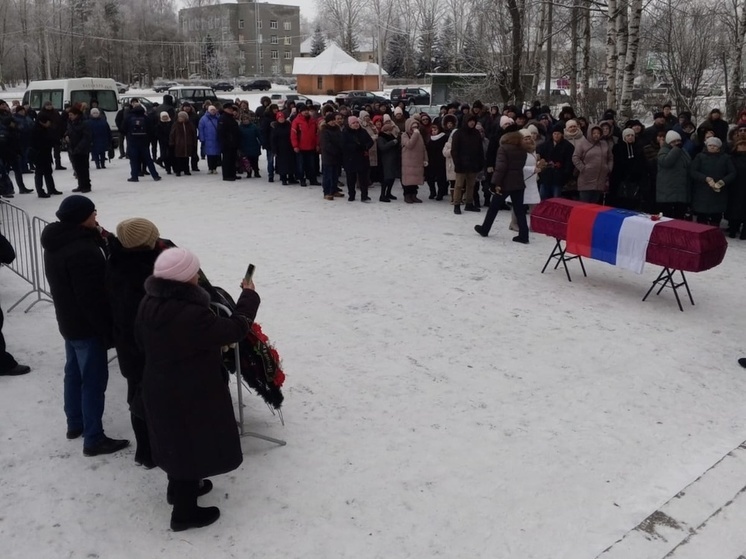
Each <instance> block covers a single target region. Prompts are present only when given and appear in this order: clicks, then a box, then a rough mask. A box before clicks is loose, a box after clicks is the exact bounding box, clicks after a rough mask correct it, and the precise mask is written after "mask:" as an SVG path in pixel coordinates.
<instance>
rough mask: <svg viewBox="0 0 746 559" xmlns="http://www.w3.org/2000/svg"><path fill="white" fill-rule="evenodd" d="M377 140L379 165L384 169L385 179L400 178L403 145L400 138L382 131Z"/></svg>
mask: <svg viewBox="0 0 746 559" xmlns="http://www.w3.org/2000/svg"><path fill="white" fill-rule="evenodd" d="M376 142H377V146H378V166H379V167H380V168H381V169H382V170H383V180H389V181H392V180H395V179H400V178H401V145H400V144H399V140H398V139H397V138H396V137H394V136H392V135H391V134H387V133H385V132H380V133H379V134H378V139H377V140H376ZM428 165H429V164H428ZM425 171H427V167H425Z"/></svg>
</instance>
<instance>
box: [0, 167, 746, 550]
mask: <svg viewBox="0 0 746 559" xmlns="http://www.w3.org/2000/svg"><path fill="white" fill-rule="evenodd" d="M68 167H69V165H68ZM262 167H264V162H263V160H262ZM202 168H203V172H201V173H198V174H195V175H194V176H191V177H183V178H181V179H177V178H175V177H169V176H165V175H164V179H163V180H162V181H161V182H159V183H155V182H152V181H151V180H150V179H149V178H145V179H142V180H141V182H139V183H137V184H132V183H127V182H126V181H125V179H126V177H127V176H128V164H127V162H126V161H125V160H115V161H114V162H113V163H112V164H111V167H110V168H109V169H107V170H100V171H97V170H92V171H91V174H92V181H93V192H92V194H91V198H92V199H93V200H94V201H95V203H96V207H97V209H98V215H99V220H100V222H101V223H102V225H104V226H105V227H107V228H108V229H111V230H113V229H114V228H115V227H116V224H117V223H118V222H119V221H120V220H122V219H124V218H128V217H133V216H142V217H147V218H149V219H151V220H153V221H154V222H155V223H157V224H158V226H159V227H160V230H161V232H162V235H163V236H165V237H168V238H171V239H173V240H174V241H176V242H177V243H178V244H180V245H183V246H186V247H188V248H190V249H192V250H194V251H195V252H196V253H197V254H198V255H199V256H200V258H201V260H202V265H203V269H204V270H205V271H206V273H207V274H208V276H209V277H210V278H211V279H212V280H213V282H214V283H216V284H217V285H222V286H224V287H226V288H227V289H229V290H230V291H231V292H233V293H234V294H236V292H237V290H238V284H239V281H240V278H241V276H242V274H243V272H244V270H245V268H246V264H247V263H248V262H253V263H255V264H256V266H257V272H256V275H255V281H256V285H257V290H258V291H259V293H260V294H261V296H262V306H261V309H260V312H259V316H258V320H259V321H260V322H261V323H262V325H263V327H264V329H265V331H266V332H267V333H268V334H269V336H270V337H271V338H272V340H273V341H274V342H275V343H276V344H277V347H278V348H279V350H280V352H281V354H282V356H283V358H284V364H285V370H286V373H287V375H288V378H287V382H286V385H285V394H286V403H285V406H284V413H285V421H286V425H285V427H282V426H281V425H280V423H279V421H278V420H277V419H276V418H274V417H273V416H272V415H271V414H270V413H269V411H268V410H267V408H266V406H264V404H263V403H262V402H261V400H260V399H259V398H257V397H254V396H250V397H249V398H248V399H247V404H248V405H247V408H246V413H247V419H246V425H247V428H248V429H249V430H253V431H258V432H262V433H266V434H268V435H272V436H277V437H281V438H285V439H287V441H288V444H287V446H286V447H275V446H273V445H272V444H269V443H266V442H263V441H260V440H256V439H250V438H249V439H244V440H243V448H244V454H245V461H244V464H243V465H242V467H241V468H239V469H238V470H237V471H235V472H232V473H231V474H229V475H225V476H220V477H218V478H215V479H214V480H213V481H214V483H215V489H214V490H213V492H212V493H211V494H209V495H208V496H205V497H203V498H202V499H201V502H203V503H204V504H209V505H218V506H220V507H221V509H222V512H223V516H222V517H221V518H220V520H219V521H218V522H217V523H216V524H214V525H212V526H210V527H207V528H203V529H199V530H190V531H187V532H182V533H178V534H175V533H173V532H171V531H170V530H169V528H168V522H169V514H170V507H169V506H168V505H167V504H166V500H165V484H166V479H165V474H164V473H163V472H161V471H160V470H158V469H156V470H151V471H146V470H143V469H142V468H138V467H136V466H135V465H134V461H133V455H134V450H133V449H132V448H130V449H127V450H126V451H123V452H120V453H118V454H114V455H110V456H105V457H96V458H86V457H84V456H83V454H82V448H81V442H80V440H76V441H68V440H66V439H65V420H64V414H63V410H62V374H63V373H62V366H63V362H64V353H63V343H62V339H61V337H60V335H59V333H58V331H57V328H56V323H55V320H54V312H53V309H52V307H51V305H49V304H46V303H42V304H39V305H37V306H36V307H34V308H33V309H32V310H31V311H30V312H29V313H28V314H24V313H23V312H22V311H21V309H16V310H14V311H13V312H11V313H9V314H7V315H6V320H5V327H4V333H5V335H6V338H7V340H8V345H9V348H10V350H11V351H12V352H13V353H14V354H15V355H16V356H17V358H18V359H19V360H21V361H22V362H24V363H27V364H29V365H30V366H31V367H32V368H33V372H32V373H31V374H29V375H26V376H23V377H13V378H9V377H0V441H2V443H1V444H0V448H1V452H0V502H2V504H3V506H2V512H0V556H2V557H3V559H28V558H34V559H44V558H54V559H58V558H62V557H69V558H85V557H91V558H96V557H98V558H102V559H103V558H106V559H109V558H128V559H129V558H153V557H159V558H174V559H176V558H178V559H182V558H184V559H189V558H198V557H199V558H202V557H210V558H233V557H235V558H242V559H245V558H249V557H277V558H286V559H290V558H303V559H310V558H314V559H316V558H325V559H336V558H365V559H377V558H386V559H391V558H415V559H424V558H434V557H443V558H448V559H457V558H465V557H479V558H490V559H492V558H501V559H502V558H509V559H532V558H537V559H538V558H541V559H546V558H549V557H551V558H555V559H559V558H568V559H593V558H595V557H596V556H597V555H598V554H600V553H601V552H602V551H603V550H604V549H606V548H607V547H609V546H610V545H612V544H613V543H614V542H615V541H617V540H618V539H620V538H621V537H622V536H623V535H624V534H625V533H627V532H628V531H629V530H631V529H632V528H634V527H635V526H636V525H637V524H638V523H640V522H641V521H642V520H643V519H645V518H646V517H647V516H648V515H649V514H650V513H652V512H653V511H655V510H656V509H658V508H659V507H660V506H661V505H663V503H665V502H667V501H669V500H670V499H671V498H672V497H673V496H674V495H676V494H677V493H678V492H679V491H680V490H681V489H683V488H684V487H686V486H687V485H688V484H689V483H691V482H692V481H693V480H695V479H696V478H698V477H699V476H700V475H701V474H702V473H703V472H705V471H706V470H707V469H708V468H710V467H711V466H712V465H713V464H715V463H716V462H717V461H718V460H720V459H721V458H722V457H723V456H724V455H725V454H726V453H728V452H730V451H731V450H732V449H734V448H735V447H737V446H738V445H739V444H740V443H741V442H742V441H743V440H744V439H746V426H745V423H746V421H745V420H746V408H745V407H744V404H743V394H744V390H746V374H745V372H744V370H743V369H741V368H740V367H738V365H737V364H736V358H737V357H739V356H741V355H742V354H743V352H744V351H745V350H746V344H745V343H744V318H743V309H744V308H746V291H744V289H742V286H741V282H742V281H743V270H744V269H745V266H746V241H737V240H736V241H730V247H729V249H728V253H727V255H726V257H725V261H724V262H723V264H722V265H721V266H719V267H717V268H715V269H714V270H711V271H708V272H705V273H702V274H690V275H689V280H690V283H691V287H692V290H693V294H694V298H695V301H696V303H697V304H696V306H694V307H692V306H686V307H685V312H683V313H682V312H679V310H678V308H677V306H676V304H675V302H674V300H673V295H672V294H671V293H668V292H666V293H663V294H662V295H660V296H658V297H656V296H651V299H649V300H648V301H647V302H644V303H643V302H642V301H641V300H640V299H641V297H642V296H643V295H644V293H645V291H646V290H647V287H648V285H649V283H650V281H652V280H653V279H654V278H655V276H656V275H657V273H658V270H657V269H655V268H654V267H648V268H647V269H646V270H645V273H644V274H643V275H641V276H637V275H635V274H633V273H630V272H627V271H624V270H620V269H617V268H614V267H611V266H609V265H607V264H604V263H601V262H596V261H588V262H587V263H586V266H587V269H588V274H589V277H588V278H583V277H582V276H581V275H580V274H579V273H576V274H575V275H574V277H573V282H572V283H569V282H567V280H566V279H565V277H564V273H562V272H560V271H551V272H547V273H545V274H541V273H540V270H541V267H542V265H543V263H544V260H545V259H546V257H547V255H548V254H549V252H550V250H551V248H552V241H551V240H550V239H548V238H545V237H543V236H540V235H533V234H532V238H531V244H530V245H528V246H524V245H519V244H516V243H513V242H511V240H510V239H511V237H512V236H513V233H511V232H510V231H508V229H507V224H508V218H509V216H508V215H507V214H505V213H501V214H500V215H499V216H498V220H497V223H496V225H495V228H494V229H493V235H492V236H490V237H489V238H486V239H484V238H482V237H479V236H478V235H477V234H476V233H475V232H474V231H473V229H472V228H473V226H474V224H475V223H477V222H478V221H479V220H480V217H481V216H482V215H483V214H476V215H475V214H470V213H466V214H465V215H461V216H455V215H453V213H452V212H451V210H450V207H449V206H448V205H447V204H446V203H445V202H440V203H438V202H434V201H428V200H425V203H423V204H418V205H407V204H404V203H403V201H402V199H401V197H400V199H399V201H398V202H394V203H391V204H381V203H378V202H377V201H376V202H372V203H369V204H362V203H360V202H359V201H358V202H355V203H349V202H347V201H346V199H342V198H340V199H338V200H335V201H334V202H327V201H324V200H323V199H322V195H321V190H320V188H319V187H309V188H300V187H298V186H295V187H291V186H287V187H283V186H281V185H280V184H279V183H274V184H269V183H267V182H266V178H262V179H252V180H248V181H247V180H242V181H239V182H236V183H225V182H222V181H221V180H220V177H219V176H208V175H206V173H205V172H204V168H205V165H204V164H203V165H202ZM262 174H263V175H264V174H265V173H262ZM55 179H56V180H57V184H58V188H60V189H62V190H63V191H65V192H66V193H69V192H70V190H71V189H72V188H73V186H74V181H73V177H72V171H70V170H68V171H64V172H59V173H55ZM398 193H400V191H399V192H398ZM373 197H374V199H376V198H377V192H375V189H374V194H373ZM59 202H60V200H59V197H58V198H52V199H49V200H41V199H38V198H36V197H35V196H34V195H28V196H18V195H17V196H16V198H15V199H14V203H15V204H17V205H19V206H21V207H22V208H24V209H25V210H27V211H28V212H29V213H30V214H31V215H38V216H41V217H43V218H46V219H53V218H54V212H55V210H56V207H57V205H58V204H59ZM0 274H1V275H2V280H1V282H2V283H1V284H0V285H1V286H2V287H1V288H0V294H1V295H2V301H3V307H4V308H5V309H7V308H8V307H9V306H10V305H11V304H12V303H13V302H14V301H15V300H16V299H17V298H19V297H20V296H21V295H22V294H23V293H24V292H25V291H24V288H25V286H24V284H23V283H22V282H21V281H20V280H19V279H18V278H17V277H16V276H14V275H13V274H12V273H11V272H10V271H9V270H1V271H0ZM125 392H126V390H125V383H124V381H123V379H122V378H121V375H120V374H119V370H118V367H117V365H116V363H114V364H113V365H112V368H111V379H110V383H109V389H108V391H107V406H106V414H105V428H106V430H107V434H109V435H110V436H114V437H122V436H126V437H129V438H132V433H131V428H130V425H129V417H128V413H127V409H126V404H125ZM740 526H741V527H742V526H743V523H740ZM712 551H713V552H712V554H710V555H708V557H713V558H714V557H719V555H717V553H716V551H717V550H716V549H714V550H712ZM628 559H638V558H637V557H629V558H628ZM732 559H735V557H733V558H732Z"/></svg>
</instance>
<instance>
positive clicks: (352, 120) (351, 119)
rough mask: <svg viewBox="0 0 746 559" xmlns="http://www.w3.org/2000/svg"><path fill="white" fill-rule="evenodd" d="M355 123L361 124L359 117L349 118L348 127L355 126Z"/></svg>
mask: <svg viewBox="0 0 746 559" xmlns="http://www.w3.org/2000/svg"><path fill="white" fill-rule="evenodd" d="M355 123H357V124H360V119H359V118H358V117H356V116H348V117H347V124H348V125H353V124H355Z"/></svg>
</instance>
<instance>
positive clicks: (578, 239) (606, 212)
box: [567, 204, 670, 274]
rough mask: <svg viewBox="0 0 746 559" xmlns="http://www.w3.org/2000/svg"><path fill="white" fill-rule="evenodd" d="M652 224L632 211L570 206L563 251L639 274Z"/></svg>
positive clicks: (662, 219)
mask: <svg viewBox="0 0 746 559" xmlns="http://www.w3.org/2000/svg"><path fill="white" fill-rule="evenodd" d="M664 221H670V220H669V218H665V217H664V218H661V219H660V220H659V221H653V220H652V219H650V216H648V215H641V214H638V213H636V212H633V211H629V210H622V209H618V208H610V207H607V206H598V205H596V204H587V205H581V206H577V207H574V208H573V209H572V212H571V213H570V219H569V220H568V222H567V252H570V253H572V254H577V255H579V256H585V257H587V258H593V259H594V260H602V261H603V262H608V263H609V264H611V265H613V266H619V267H620V268H625V269H627V270H632V271H633V272H636V273H638V274H641V273H642V270H643V268H644V266H645V255H646V253H647V249H648V243H649V242H650V236H651V235H652V233H653V228H654V227H655V226H656V225H658V224H659V223H662V222H664Z"/></svg>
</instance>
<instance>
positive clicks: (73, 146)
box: [67, 116, 93, 155]
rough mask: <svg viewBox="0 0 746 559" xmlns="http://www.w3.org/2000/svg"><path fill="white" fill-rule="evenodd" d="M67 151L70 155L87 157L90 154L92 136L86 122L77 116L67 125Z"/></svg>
mask: <svg viewBox="0 0 746 559" xmlns="http://www.w3.org/2000/svg"><path fill="white" fill-rule="evenodd" d="M67 139H68V151H69V153H70V154H72V155H88V154H89V153H91V143H92V141H93V134H92V133H91V128H90V127H89V126H88V122H86V121H85V120H83V117H81V116H78V118H76V119H75V120H70V121H68V123H67Z"/></svg>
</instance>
